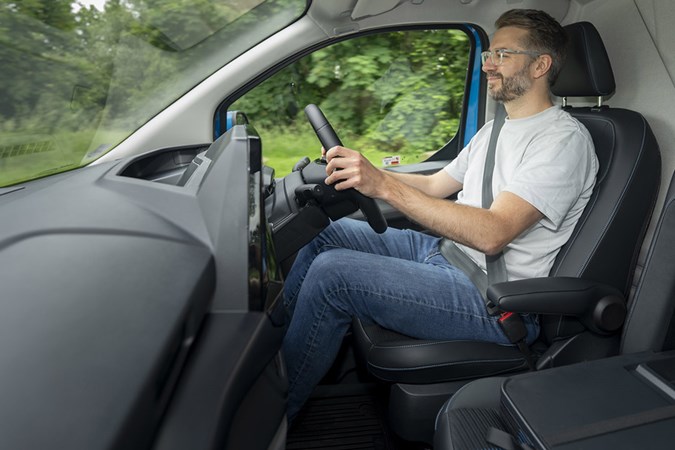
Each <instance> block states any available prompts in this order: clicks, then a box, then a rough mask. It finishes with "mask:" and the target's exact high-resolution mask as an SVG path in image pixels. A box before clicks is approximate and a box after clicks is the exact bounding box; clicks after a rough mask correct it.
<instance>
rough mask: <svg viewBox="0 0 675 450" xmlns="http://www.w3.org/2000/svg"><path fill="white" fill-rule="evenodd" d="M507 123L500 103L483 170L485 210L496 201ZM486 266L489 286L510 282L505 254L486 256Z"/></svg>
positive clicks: (504, 110)
mask: <svg viewBox="0 0 675 450" xmlns="http://www.w3.org/2000/svg"><path fill="white" fill-rule="evenodd" d="M505 121H506V109H505V108H504V105H502V104H501V103H498V104H497V110H496V111H495V118H494V122H493V123H492V132H491V133H490V142H489V143H488V148H487V155H486V156H485V167H484V169H483V192H482V197H481V201H482V206H483V208H485V209H489V208H490V206H492V201H493V200H494V198H493V194H492V175H493V173H494V170H495V160H496V155H497V140H498V139H499V133H500V132H501V130H502V126H504V122H505ZM485 266H486V268H487V278H488V286H490V285H492V284H494V283H501V282H504V281H508V275H507V273H506V263H505V262H504V253H503V252H499V253H497V254H496V255H485Z"/></svg>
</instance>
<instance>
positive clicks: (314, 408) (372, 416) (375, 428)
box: [286, 394, 397, 450]
mask: <svg viewBox="0 0 675 450" xmlns="http://www.w3.org/2000/svg"><path fill="white" fill-rule="evenodd" d="M382 417H383V416H382V411H381V408H380V407H379V405H378V404H377V399H376V397H375V396H374V395H369V394H360V395H346V396H339V397H321V398H312V399H310V400H309V402H308V403H307V404H306V405H305V407H304V408H303V410H302V412H301V413H300V414H299V415H298V417H297V418H296V421H295V423H294V424H293V427H292V428H291V430H290V432H289V434H288V438H287V441H286V450H301V449H302V450H308V449H322V450H324V449H325V450H338V449H339V450H353V449H373V450H392V449H396V448H397V446H396V445H395V442H394V439H393V438H392V437H391V435H390V433H389V432H388V430H387V428H386V424H385V422H384V419H383V418H382Z"/></svg>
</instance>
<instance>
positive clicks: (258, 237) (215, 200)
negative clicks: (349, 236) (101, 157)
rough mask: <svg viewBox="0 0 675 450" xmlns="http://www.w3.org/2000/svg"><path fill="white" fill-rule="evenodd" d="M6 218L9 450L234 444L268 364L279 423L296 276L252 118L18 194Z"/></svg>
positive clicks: (2, 350)
mask: <svg viewBox="0 0 675 450" xmlns="http://www.w3.org/2000/svg"><path fill="white" fill-rule="evenodd" d="M0 217H1V220H2V224H3V226H2V227H1V228H0V265H2V267H3V270H2V271H0V285H2V287H3V289H2V291H3V293H2V300H1V302H0V308H1V311H0V336H1V339H0V364H1V365H2V367H3V377H2V383H0V395H1V396H2V398H3V402H2V404H0V418H1V420H2V423H3V432H2V433H0V447H3V448H47V447H57V448H71V449H76V448H83V449H85V448H86V449H95V448H130V447H133V448H137V447H144V448H148V447H153V448H174V447H175V448H179V447H178V445H181V446H183V448H200V447H203V446H202V445H198V442H199V441H200V440H205V439H206V440H209V442H214V440H216V441H217V440H218V439H221V440H223V442H222V443H223V444H225V443H226V441H228V440H232V439H235V440H236V439H237V433H227V432H224V431H223V430H227V429H229V427H230V426H231V424H232V423H233V421H235V420H236V421H238V422H239V423H244V424H245V423H247V421H248V420H250V421H253V419H251V418H247V417H244V418H241V417H239V418H237V414H239V413H238V412H237V410H238V409H239V408H238V406H239V403H240V402H242V401H245V396H246V395H247V392H248V391H249V390H250V389H252V388H253V386H255V385H256V384H257V383H258V382H259V381H258V380H259V379H260V378H261V377H262V378H270V377H269V376H267V375H266V376H263V374H264V373H266V372H270V373H273V374H274V376H273V377H272V378H274V380H273V381H272V382H269V383H267V384H270V383H271V384H270V386H269V387H268V389H271V390H272V391H273V393H272V394H270V397H269V401H270V402H271V411H273V415H274V416H275V419H274V420H275V421H276V424H275V425H272V424H270V425H269V426H270V427H273V426H274V429H276V426H278V423H279V421H280V418H281V417H282V416H283V412H284V408H285V407H284V404H285V403H284V399H285V385H284V381H285V378H284V374H283V364H282V363H281V362H280V361H279V359H278V355H277V353H278V348H279V346H280V342H281V338H282V336H283V331H282V330H283V314H282V311H281V308H280V306H279V304H280V303H281V302H280V301H278V299H279V298H280V292H281V278H280V273H279V269H278V268H277V263H276V260H275V256H274V251H273V249H272V247H271V245H270V234H269V227H268V226H267V223H266V219H265V214H264V199H263V181H262V165H261V145H260V139H259V137H258V136H257V134H256V133H255V131H254V130H253V128H252V127H250V126H247V125H239V126H235V127H234V128H232V130H230V131H229V132H228V133H226V134H225V135H223V136H222V137H221V138H219V139H218V140H217V141H215V142H214V143H213V144H211V145H198V146H190V147H181V148H172V149H163V150H158V151H154V152H151V153H148V154H145V155H141V156H138V157H135V158H130V159H125V160H121V161H115V162H111V163H106V164H101V165H96V166H90V167H87V168H83V169H78V170H75V171H71V172H67V173H63V174H59V175H56V176H52V177H48V178H44V179H41V180H37V181H33V182H30V183H26V184H25V185H23V186H18V187H16V188H14V189H11V190H5V191H3V192H2V193H0ZM214 367H216V368H218V370H217V372H216V373H214V372H213V370H214ZM215 375H217V376H215ZM186 396H187V397H188V398H191V397H194V398H198V397H200V396H202V397H204V401H203V402H202V403H201V405H198V406H197V407H196V408H195V407H194V406H192V405H190V403H189V401H188V402H187V403H185V402H186V400H185V397H186ZM241 414H245V412H242V413H241ZM207 415H208V416H207ZM277 416H278V417H277ZM196 419H200V420H199V422H200V423H199V424H198V425H196V426H194V427H192V430H193V431H192V432H188V433H183V432H179V431H178V430H182V427H184V426H185V423H186V421H187V422H189V421H190V420H196ZM272 422H273V421H272ZM245 431H246V427H245V426H244V427H243V428H242V429H241V432H242V433H244V432H245ZM263 432H264V427H263ZM270 432H272V431H270ZM174 435H179V436H180V439H179V440H176V439H168V437H170V436H174Z"/></svg>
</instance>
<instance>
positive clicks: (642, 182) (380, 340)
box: [353, 22, 661, 442]
mask: <svg viewBox="0 0 675 450" xmlns="http://www.w3.org/2000/svg"><path fill="white" fill-rule="evenodd" d="M565 28H566V30H567V32H568V34H569V36H570V51H569V55H568V60H567V62H566V64H565V66H564V67H563V70H562V71H561V73H560V76H559V79H558V81H557V83H556V85H555V86H554V87H553V89H552V90H553V93H554V94H555V95H557V96H559V97H563V98H565V99H566V98H568V97H597V98H598V99H599V100H600V99H601V98H602V97H604V96H608V95H611V94H612V93H613V92H614V89H615V82H614V76H613V73H612V69H611V65H610V62H609V58H608V56H607V53H606V51H605V47H604V44H603V43H602V39H601V38H600V36H599V34H598V32H597V30H596V29H595V27H594V26H593V25H592V24H590V23H587V22H581V23H576V24H572V25H568V26H566V27H565ZM566 108H568V110H569V111H570V113H571V114H572V115H573V116H574V117H576V118H577V119H578V120H579V121H581V122H582V123H583V124H584V125H585V126H586V127H587V128H588V130H589V132H590V133H591V135H592V137H593V141H594V144H595V149H596V153H597V156H598V160H599V163H600V169H599V173H598V178H597V184H596V188H595V190H594V193H593V195H592V197H591V199H590V202H589V204H588V206H587V207H586V210H585V211H584V214H583V216H582V217H581V219H580V220H579V223H578V225H577V227H576V229H575V231H574V233H573V235H572V237H571V238H570V240H569V241H568V243H567V244H566V245H565V246H564V247H563V248H562V249H561V251H560V253H559V254H558V256H557V258H556V261H555V264H554V266H553V268H552V270H551V272H550V276H551V277H556V278H555V279H552V278H544V279H536V280H521V281H519V282H512V283H502V285H503V286H501V285H500V286H499V287H500V288H501V289H494V288H496V287H497V286H493V287H492V288H491V289H490V291H491V295H494V296H495V297H494V301H495V302H500V306H501V308H502V309H503V310H506V311H509V310H513V311H514V312H519V313H525V312H531V313H538V314H540V322H541V324H542V333H541V335H540V336H539V338H538V340H537V342H536V343H535V344H534V345H533V350H534V351H535V353H536V354H537V355H538V362H537V368H539V369H541V368H545V367H552V366H556V365H562V364H568V363H571V362H575V361H579V360H584V359H593V358H600V357H604V356H608V355H611V354H616V353H617V351H618V348H619V333H618V331H619V329H620V327H621V325H622V323H623V319H624V317H625V305H624V304H623V303H622V302H621V301H617V299H618V298H623V297H622V295H623V296H626V295H627V293H628V291H629V289H630V281H631V278H632V274H633V271H634V268H635V263H636V260H637V256H638V253H639V249H640V246H641V243H642V239H643V238H644V233H645V230H646V227H647V225H648V221H649V218H650V216H651V213H652V211H653V207H654V202H655V200H656V195H657V193H658V186H659V180H660V167H661V164H660V161H661V160H660V153H659V149H658V144H657V142H656V139H655V137H654V135H653V133H652V131H651V129H650V127H649V125H648V124H647V122H646V120H645V119H644V117H643V116H642V115H640V114H639V113H637V112H634V111H629V110H625V109H618V108H609V107H607V106H604V105H603V106H594V107H569V106H566ZM580 280H583V281H581V283H582V284H581V285H580V284H579V283H580ZM586 281H593V282H599V283H602V286H607V287H606V288H602V289H600V288H598V287H597V286H596V287H588V286H587V285H583V283H584V282H586ZM580 289H581V290H585V292H586V295H584V296H579V295H577V293H578V291H579V290H580ZM598 289H600V290H598ZM514 299H515V300H514ZM353 325H354V326H353V332H354V337H355V342H356V350H357V354H358V355H359V356H360V357H361V359H362V360H363V361H364V363H365V365H366V366H367V368H368V371H369V372H370V373H371V374H373V375H374V376H375V377H377V378H379V379H380V380H383V381H386V382H390V383H393V385H392V395H391V399H390V407H389V410H390V414H389V415H390V420H391V423H392V426H393V429H394V430H395V431H396V432H397V433H398V434H399V435H400V436H402V437H403V438H405V439H408V440H418V441H426V442H430V440H431V436H432V435H433V417H435V414H436V412H437V411H438V408H439V407H440V405H441V404H442V403H443V402H444V401H445V400H446V399H447V397H448V395H451V394H452V393H454V392H455V391H456V390H457V389H458V388H459V387H461V386H462V385H464V384H466V383H467V382H468V381H470V380H472V379H476V378H483V377H488V376H494V375H499V374H505V373H513V372H518V371H524V370H527V365H526V361H525V359H524V357H523V355H522V354H521V353H520V351H519V350H518V349H517V348H516V347H509V346H502V345H497V344H491V343H486V342H475V341H433V340H418V339H413V338H410V337H408V336H404V335H401V334H398V333H395V332H393V331H390V330H385V329H383V328H381V327H379V326H377V325H364V324H363V323H361V322H360V321H359V320H355V321H354V324H353Z"/></svg>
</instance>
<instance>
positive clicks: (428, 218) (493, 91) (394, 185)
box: [283, 10, 597, 420]
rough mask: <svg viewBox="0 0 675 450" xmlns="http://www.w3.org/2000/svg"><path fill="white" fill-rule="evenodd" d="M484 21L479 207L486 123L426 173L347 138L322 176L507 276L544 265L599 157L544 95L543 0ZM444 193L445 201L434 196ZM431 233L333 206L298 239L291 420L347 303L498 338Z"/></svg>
mask: <svg viewBox="0 0 675 450" xmlns="http://www.w3.org/2000/svg"><path fill="white" fill-rule="evenodd" d="M495 25H496V28H497V31H496V32H495V34H494V37H493V39H492V42H491V45H490V50H489V51H487V52H484V53H483V54H482V55H481V56H482V58H483V71H484V72H485V73H486V74H487V83H488V91H489V94H490V96H491V97H492V98H493V99H494V100H496V101H498V102H501V103H503V104H504V107H505V109H506V112H507V114H508V116H507V119H506V122H505V123H504V125H503V128H502V130H501V133H500V135H499V140H498V142H497V147H496V163H495V169H494V172H493V182H492V188H493V197H494V201H493V203H492V205H491V206H490V207H489V209H484V208H482V207H481V196H482V181H483V167H484V164H485V159H486V153H487V147H488V142H489V139H490V133H491V131H492V123H493V122H489V123H487V124H486V125H485V126H484V127H483V128H482V129H481V130H480V131H479V132H478V133H477V134H476V136H474V137H473V139H472V140H471V142H470V143H469V144H468V145H467V147H466V148H464V149H463V150H462V152H461V153H460V154H459V156H458V157H457V158H456V159H455V160H454V161H452V162H451V163H450V164H449V165H448V166H446V167H445V168H444V169H443V170H441V171H439V172H438V173H436V174H433V175H430V176H421V175H412V174H398V173H393V172H388V171H383V170H380V169H378V168H375V167H374V166H373V165H372V164H370V163H369V162H368V161H367V160H366V159H365V158H364V157H363V156H361V154H359V153H358V152H356V151H354V150H351V149H348V148H344V147H339V146H338V147H334V148H331V149H329V150H328V152H327V154H326V157H327V160H328V165H327V168H326V172H327V175H328V176H327V178H326V183H328V184H334V185H335V187H336V189H338V190H341V189H349V188H354V189H357V190H358V191H360V192H361V193H363V194H364V195H366V196H368V197H372V198H376V199H381V200H384V201H385V202H387V203H389V204H390V205H392V206H394V207H395V208H397V209H398V210H400V211H401V212H403V213H404V214H406V215H407V216H408V217H409V218H410V219H412V220H413V221H415V222H417V223H419V224H421V225H422V226H424V227H425V228H427V229H429V230H431V231H433V232H434V233H436V234H437V235H438V236H442V237H444V238H447V239H450V240H452V241H454V242H455V243H457V246H458V247H459V248H460V250H461V251H463V252H464V253H465V254H466V255H468V256H469V257H470V258H471V259H472V260H473V262H474V263H475V264H477V265H478V266H479V267H481V268H482V269H483V270H485V267H486V263H485V255H494V254H497V253H499V252H500V251H501V252H503V254H504V260H505V263H506V269H507V274H508V279H509V280H516V279H522V278H530V277H538V276H547V275H548V273H549V271H550V269H551V267H552V264H553V260H554V258H555V256H556V254H557V252H558V250H559V249H560V247H561V246H562V245H563V244H564V243H565V242H566V241H567V239H568V238H569V236H570V234H571V233H572V230H573V229H574V226H575V224H576V222H577V220H578V218H579V217H580V215H581V213H582V211H583V209H584V207H585V205H586V203H587V201H588V198H589V197H590V195H591V191H592V189H593V186H594V184H595V176H596V173H597V158H596V156H595V153H594V149H593V142H592V140H591V137H590V135H589V133H588V131H587V130H586V129H585V128H584V127H583V125H581V124H580V123H579V122H577V121H576V120H575V119H574V118H572V117H571V116H570V115H569V114H568V113H567V112H565V111H563V110H562V109H561V108H560V107H558V106H554V105H553V102H552V100H551V94H550V85H551V84H553V83H554V82H555V80H556V78H557V76H558V73H559V72H560V68H561V66H562V64H563V61H564V55H565V47H566V43H567V38H566V35H565V31H564V30H563V28H562V27H561V26H560V24H558V23H557V22H556V21H555V20H554V19H553V18H551V17H550V16H549V15H548V14H546V13H544V12H541V11H535V10H511V11H508V12H506V13H504V14H503V15H502V16H501V17H500V18H499V19H498V20H497V21H496V22H495ZM337 169H341V170H337ZM454 193H459V194H458V198H457V201H456V202H453V201H449V200H446V198H447V197H448V196H450V195H451V194H454ZM440 242H441V238H438V237H434V236H431V235H427V234H423V233H419V232H415V231H411V230H397V229H391V228H390V229H389V230H387V232H386V233H384V234H382V235H377V234H376V233H374V232H372V231H371V230H370V229H369V227H368V225H367V224H365V223H364V222H360V221H354V220H344V219H343V220H340V221H337V222H334V223H333V224H331V226H329V227H328V228H326V229H325V230H324V231H323V232H322V233H321V234H320V235H319V236H317V237H316V238H315V239H314V240H313V241H312V242H310V243H309V244H308V245H307V246H306V247H305V248H303V249H302V250H301V251H300V252H299V254H298V257H297V259H296V261H295V263H294V265H293V268H292V269H291V271H290V273H289V275H288V277H287V280H286V283H285V287H284V297H285V302H286V306H287V308H288V310H289V312H290V313H291V314H292V319H291V322H290V325H289V329H288V333H287V335H286V338H285V339H284V344H283V350H284V354H285V356H286V362H287V366H288V374H289V382H290V387H289V389H290V391H289V404H288V416H289V419H291V420H292V419H293V418H294V416H295V415H296V414H297V412H298V411H299V409H300V407H301V406H302V404H303V403H304V402H305V401H306V399H307V398H308V397H309V395H310V393H311V391H312V390H313V388H314V386H315V385H316V384H317V383H318V382H319V381H320V379H321V378H322V377H323V375H324V374H325V373H326V371H327V370H328V369H329V368H330V366H331V365H332V363H333V360H334V358H335V356H336V354H337V352H338V350H339V348H340V345H341V342H342V337H343V336H344V334H345V333H346V332H347V330H348V328H349V326H350V323H351V320H352V317H353V316H357V317H359V318H360V319H361V320H363V321H366V322H375V323H378V324H379V325H381V326H383V327H385V328H388V329H391V330H395V331H397V332H400V333H403V334H406V335H409V336H412V337H417V338H428V339H468V340H484V341H489V342H496V343H500V344H508V343H509V341H508V340H507V338H506V336H505V335H504V333H503V331H502V330H501V328H500V326H499V324H498V323H497V317H494V316H490V315H489V314H488V313H487V311H486V308H485V305H484V301H483V298H482V294H481V293H480V292H479V290H478V289H477V288H476V286H475V285H474V284H473V283H472V282H471V280H470V279H469V278H468V277H467V275H466V274H465V273H463V272H462V271H461V270H459V269H458V268H456V267H454V266H453V265H452V264H451V263H449V262H448V261H447V260H446V259H445V258H444V257H443V255H442V254H441V252H440ZM524 321H525V325H526V328H527V330H528V337H527V341H528V342H532V341H533V340H534V339H535V338H536V336H537V334H538V332H539V329H538V323H537V321H536V318H535V317H533V316H530V317H525V318H524Z"/></svg>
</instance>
